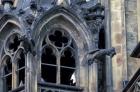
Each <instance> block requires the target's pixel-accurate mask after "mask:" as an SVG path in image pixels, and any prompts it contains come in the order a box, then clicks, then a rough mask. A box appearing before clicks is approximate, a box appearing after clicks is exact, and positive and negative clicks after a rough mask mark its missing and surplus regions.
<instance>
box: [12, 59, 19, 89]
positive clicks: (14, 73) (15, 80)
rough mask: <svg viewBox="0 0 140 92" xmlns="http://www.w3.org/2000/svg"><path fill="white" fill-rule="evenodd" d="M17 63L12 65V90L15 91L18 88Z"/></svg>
mask: <svg viewBox="0 0 140 92" xmlns="http://www.w3.org/2000/svg"><path fill="white" fill-rule="evenodd" d="M16 70H17V62H16V63H14V64H13V63H12V89H15V88H17V87H18V85H17V84H18V80H19V79H18V73H17V71H16Z"/></svg>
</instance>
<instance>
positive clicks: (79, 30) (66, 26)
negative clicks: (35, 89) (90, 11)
mask: <svg viewBox="0 0 140 92" xmlns="http://www.w3.org/2000/svg"><path fill="white" fill-rule="evenodd" d="M84 23H85V22H84V20H82V19H81V18H80V17H79V15H77V14H76V13H74V11H72V10H71V9H66V8H64V7H55V8H52V9H50V10H49V11H48V12H46V13H44V14H43V15H41V17H40V19H38V20H37V21H36V22H35V23H34V24H33V26H32V27H33V30H34V31H33V34H32V38H33V39H34V40H35V42H36V51H38V52H40V53H38V54H39V55H38V56H39V57H38V58H40V57H41V55H42V54H41V53H42V44H43V42H44V41H43V40H44V38H46V40H47V41H48V39H49V38H47V36H48V35H49V34H53V33H54V34H55V32H56V31H57V32H58V34H59V36H60V35H62V34H65V35H64V36H66V37H67V38H66V39H68V40H69V39H72V40H71V42H72V43H73V46H74V45H75V50H74V51H76V53H75V55H76V56H77V57H76V59H75V60H76V61H75V63H76V66H75V68H76V79H77V80H76V81H77V83H76V85H77V86H78V87H79V86H85V90H87V89H88V85H86V82H87V83H88V69H86V68H85V67H83V65H82V62H83V60H84V56H85V53H86V52H87V51H88V50H89V49H92V48H94V46H93V45H94V43H93V42H92V39H91V38H92V34H91V32H90V31H89V30H88V28H87V26H86V24H84ZM56 34H57V33H56ZM68 35H69V36H68ZM49 36H50V35H49ZM69 37H70V38H69ZM52 39H53V38H52ZM54 39H59V38H54ZM92 43H93V44H92ZM47 45H49V46H50V43H48V44H47ZM58 45H60V44H58ZM53 46H54V45H53ZM58 47H59V46H58ZM64 47H65V46H64ZM48 51H50V49H48ZM59 57H60V56H59ZM37 62H38V65H40V66H39V67H38V70H39V71H40V72H39V73H38V76H39V77H40V81H43V82H44V81H45V80H42V78H41V75H40V74H41V72H42V71H41V70H42V68H41V59H39V61H37ZM60 62H61V60H60ZM52 66H53V65H52ZM54 66H55V65H54ZM59 67H61V65H60V66H59ZM68 67H69V66H68ZM46 70H47V69H46ZM54 70H55V71H56V69H54ZM59 71H61V70H59ZM73 73H74V72H73ZM80 74H82V75H80ZM83 75H84V76H85V77H83V78H82V77H80V76H83ZM54 76H56V75H54ZM58 76H59V77H60V76H62V75H61V74H60V75H58ZM59 77H58V78H59ZM58 80H59V79H58ZM85 80H87V81H86V82H85V83H84V82H83V81H85ZM59 81H60V82H58V83H57V84H61V79H60V80H59ZM55 82H56V81H55ZM52 83H54V81H53V82H52ZM81 83H83V84H81ZM62 84H63V83H62ZM64 84H65V83H64Z"/></svg>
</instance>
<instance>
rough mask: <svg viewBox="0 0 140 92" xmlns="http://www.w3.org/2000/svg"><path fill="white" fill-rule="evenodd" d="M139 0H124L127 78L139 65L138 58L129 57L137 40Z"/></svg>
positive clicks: (129, 77)
mask: <svg viewBox="0 0 140 92" xmlns="http://www.w3.org/2000/svg"><path fill="white" fill-rule="evenodd" d="M139 1H140V0H126V1H125V3H126V7H125V10H126V11H125V16H126V31H127V43H126V44H127V56H128V59H127V62H128V79H129V80H130V79H131V78H132V76H133V75H134V74H135V72H136V71H137V69H138V68H139V67H140V64H139V63H138V62H139V59H135V58H132V57H130V54H131V53H132V51H133V49H134V48H135V47H136V45H137V43H138V40H139V37H140V35H139V30H138V28H139V27H138V25H140V24H139V21H138V19H139V17H140V16H139V15H138V12H139V10H138V6H139Z"/></svg>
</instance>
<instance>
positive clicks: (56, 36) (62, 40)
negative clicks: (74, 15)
mask: <svg viewBox="0 0 140 92" xmlns="http://www.w3.org/2000/svg"><path fill="white" fill-rule="evenodd" d="M49 40H50V41H51V42H52V43H53V44H54V45H55V46H56V47H64V46H66V45H67V44H68V41H69V40H68V38H67V37H66V36H65V34H63V33H62V32H61V31H58V30H56V31H55V32H54V33H53V34H51V35H49Z"/></svg>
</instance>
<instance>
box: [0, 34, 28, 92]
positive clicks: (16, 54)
mask: <svg viewBox="0 0 140 92" xmlns="http://www.w3.org/2000/svg"><path fill="white" fill-rule="evenodd" d="M1 57H2V64H1V67H3V69H2V72H1V74H2V76H1V78H2V80H1V81H0V82H1V83H2V84H3V85H2V86H3V88H2V89H3V90H2V92H9V91H12V92H14V90H18V91H21V90H23V88H24V83H25V55H24V49H23V47H22V42H21V41H20V34H19V33H16V32H15V33H14V32H13V33H11V34H9V35H7V37H6V39H5V42H4V44H3V50H2V56H1ZM0 89H1V88H0Z"/></svg>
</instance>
